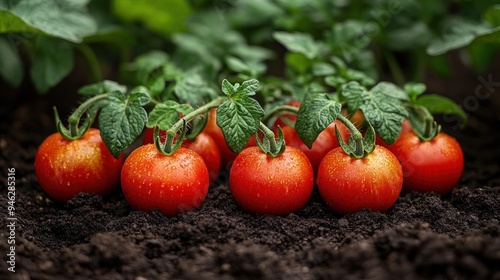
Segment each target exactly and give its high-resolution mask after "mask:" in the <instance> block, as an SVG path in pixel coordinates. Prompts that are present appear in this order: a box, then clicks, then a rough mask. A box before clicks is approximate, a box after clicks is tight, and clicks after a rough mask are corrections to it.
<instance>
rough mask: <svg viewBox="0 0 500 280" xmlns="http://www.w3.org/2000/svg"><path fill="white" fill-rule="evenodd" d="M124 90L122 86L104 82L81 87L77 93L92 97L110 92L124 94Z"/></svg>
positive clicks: (125, 88)
mask: <svg viewBox="0 0 500 280" xmlns="http://www.w3.org/2000/svg"><path fill="white" fill-rule="evenodd" d="M126 90H127V87H126V86H124V85H120V84H119V83H117V82H114V81H109V80H104V81H102V82H98V83H94V84H90V85H86V86H83V87H81V88H80V89H79V90H78V93H79V94H82V95H85V96H94V95H99V94H103V93H108V92H112V91H120V92H125V91H126Z"/></svg>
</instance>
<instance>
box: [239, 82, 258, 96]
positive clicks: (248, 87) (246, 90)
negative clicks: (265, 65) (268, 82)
mask: <svg viewBox="0 0 500 280" xmlns="http://www.w3.org/2000/svg"><path fill="white" fill-rule="evenodd" d="M258 88H259V81H257V80H256V79H251V80H247V81H244V82H243V83H242V84H241V86H239V87H238V93H239V94H241V95H246V96H251V95H255V91H256V90H257V89H258Z"/></svg>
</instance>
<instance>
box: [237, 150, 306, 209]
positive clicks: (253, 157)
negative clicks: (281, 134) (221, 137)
mask: <svg viewBox="0 0 500 280" xmlns="http://www.w3.org/2000/svg"><path fill="white" fill-rule="evenodd" d="M229 185H230V188H231V192H232V194H233V197H234V198H235V200H236V202H237V203H238V204H239V205H240V206H241V207H242V208H243V209H245V210H247V211H249V212H254V213H258V214H272V215H288V214H290V213H292V212H294V211H297V210H299V209H300V208H302V207H303V206H304V205H305V204H306V203H307V201H308V200H309V197H310V196H311V193H312V190H313V186H314V172H313V169H312V166H311V163H310V162H309V160H308V159H307V157H306V156H305V155H304V153H302V152H301V151H299V150H298V149H295V148H293V147H288V146H287V147H286V148H285V151H284V152H283V154H281V155H279V156H277V157H274V158H273V157H268V156H267V155H266V154H265V153H263V152H262V151H261V150H260V149H259V148H258V147H249V148H246V149H244V150H243V151H242V152H241V153H240V154H239V155H238V156H237V157H236V159H235V160H234V163H233V166H232V167H231V172H230V173H229Z"/></svg>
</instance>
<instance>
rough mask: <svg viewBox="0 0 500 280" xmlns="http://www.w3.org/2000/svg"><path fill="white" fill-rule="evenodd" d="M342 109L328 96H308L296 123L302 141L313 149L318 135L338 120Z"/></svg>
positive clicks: (315, 94)
mask: <svg viewBox="0 0 500 280" xmlns="http://www.w3.org/2000/svg"><path fill="white" fill-rule="evenodd" d="M341 107H342V105H341V104H340V103H338V102H336V101H334V100H331V99H330V97H329V96H328V95H327V94H324V93H314V94H308V95H307V96H306V97H305V99H304V100H303V101H302V104H301V106H300V109H299V112H298V115H297V121H296V122H295V130H296V131H297V133H298V135H299V137H300V139H302V141H304V143H305V144H306V145H307V146H308V147H309V148H311V147H312V145H313V143H314V141H315V140H316V138H318V135H319V134H320V133H321V132H322V131H323V130H325V128H326V127H327V126H329V125H330V124H331V123H332V122H333V121H334V120H335V119H336V118H337V116H338V114H339V113H340V109H341Z"/></svg>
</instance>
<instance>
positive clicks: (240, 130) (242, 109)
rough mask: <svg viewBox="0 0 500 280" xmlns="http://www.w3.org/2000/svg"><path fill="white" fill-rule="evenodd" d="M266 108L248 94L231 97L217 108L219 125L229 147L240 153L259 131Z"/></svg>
mask: <svg viewBox="0 0 500 280" xmlns="http://www.w3.org/2000/svg"><path fill="white" fill-rule="evenodd" d="M263 116H264V110H263V109H262V107H261V106H260V104H259V103H258V102H257V101H256V100H255V99H252V98H249V97H248V96H243V97H241V98H237V99H229V100H227V101H225V102H224V103H222V104H221V105H220V106H219V107H218V108H217V125H218V126H219V127H220V128H221V129H222V133H223V134H224V138H225V139H226V142H227V144H228V146H229V148H230V149H231V150H232V151H233V152H235V153H239V152H240V151H241V150H243V148H244V147H245V145H246V144H247V143H248V140H249V139H250V137H251V136H252V135H253V134H255V133H256V132H257V130H258V129H259V125H260V120H261V119H262V117H263Z"/></svg>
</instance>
